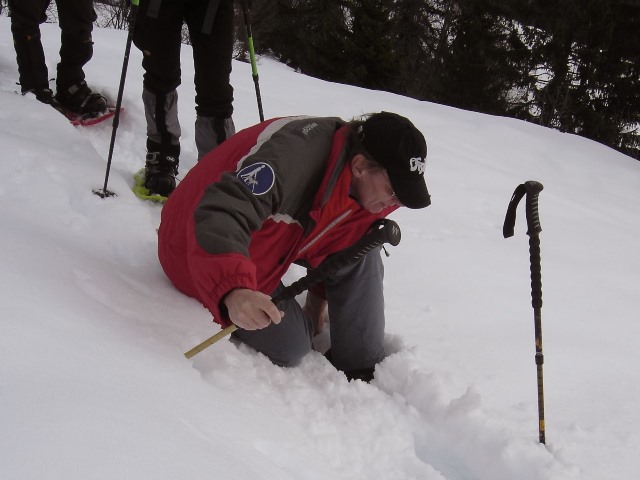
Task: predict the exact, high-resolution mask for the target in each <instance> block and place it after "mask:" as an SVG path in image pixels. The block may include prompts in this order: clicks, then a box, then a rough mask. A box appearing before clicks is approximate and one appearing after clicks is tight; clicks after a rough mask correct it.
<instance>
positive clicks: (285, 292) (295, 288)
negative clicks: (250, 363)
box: [184, 218, 401, 358]
mask: <svg viewBox="0 0 640 480" xmlns="http://www.w3.org/2000/svg"><path fill="white" fill-rule="evenodd" d="M400 236H401V235H400V227H399V226H398V224H397V223H396V222H394V221H393V220H389V219H386V218H383V219H379V220H376V221H375V222H373V225H371V228H370V229H369V230H368V231H367V233H365V234H364V236H363V237H362V238H361V239H360V240H358V241H357V242H356V243H354V244H353V245H351V246H350V247H347V248H345V249H344V250H341V251H340V252H337V253H334V254H333V255H331V256H329V257H327V258H326V259H325V260H324V261H323V262H322V263H321V264H320V265H319V266H318V268H315V269H313V270H311V271H310V272H309V273H308V274H307V275H305V276H304V277H302V278H301V279H299V280H297V281H295V282H293V283H292V284H291V285H289V286H288V287H285V288H283V289H282V290H281V291H280V293H278V294H277V295H276V296H275V297H273V298H272V299H271V300H272V301H273V303H275V304H278V303H279V302H282V301H283V300H290V299H292V298H295V297H296V296H297V295H300V294H301V293H302V292H304V291H305V290H307V289H308V288H309V287H311V286H312V285H315V284H316V283H318V282H320V281H322V280H323V279H325V278H326V277H328V276H329V275H331V274H333V273H335V272H337V271H338V270H340V269H341V268H343V267H346V266H347V265H350V264H352V263H355V262H357V261H358V260H360V259H361V258H362V257H364V256H365V255H366V254H367V253H369V252H370V251H371V250H373V249H374V248H376V247H379V246H381V245H383V244H385V243H389V244H390V245H393V246H394V247H395V246H396V245H398V244H399V243H400ZM237 329H238V327H236V326H235V325H233V324H232V325H230V326H228V327H226V328H224V329H223V330H221V331H219V332H218V333H216V334H215V335H214V336H213V337H211V338H208V339H207V340H205V341H204V342H202V343H201V344H199V345H196V346H195V347H193V348H192V349H191V350H189V351H188V352H187V353H185V354H184V356H185V357H187V358H191V357H193V356H194V355H195V354H197V353H199V352H201V351H202V350H204V349H205V348H207V347H209V346H211V345H213V344H214V343H216V342H217V341H218V340H220V339H222V338H224V337H226V336H227V335H229V334H231V333H233V332H234V331H236V330H237Z"/></svg>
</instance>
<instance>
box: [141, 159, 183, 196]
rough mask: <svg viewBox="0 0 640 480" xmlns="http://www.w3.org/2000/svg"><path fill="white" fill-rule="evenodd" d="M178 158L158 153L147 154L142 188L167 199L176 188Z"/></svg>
mask: <svg viewBox="0 0 640 480" xmlns="http://www.w3.org/2000/svg"><path fill="white" fill-rule="evenodd" d="M178 164H179V161H178V158H177V157H172V156H171V155H166V154H164V153H160V152H151V153H147V162H146V164H145V174H144V186H145V188H147V189H148V190H149V193H150V194H156V195H162V196H163V197H168V196H169V194H170V193H171V192H173V189H174V188H176V175H178Z"/></svg>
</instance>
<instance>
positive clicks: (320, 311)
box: [302, 292, 327, 335]
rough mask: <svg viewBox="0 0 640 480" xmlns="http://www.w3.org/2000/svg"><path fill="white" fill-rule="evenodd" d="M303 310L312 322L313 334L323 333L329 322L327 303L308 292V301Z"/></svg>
mask: <svg viewBox="0 0 640 480" xmlns="http://www.w3.org/2000/svg"><path fill="white" fill-rule="evenodd" d="M302 310H303V311H304V314H305V315H306V316H307V318H309V319H310V320H311V324H312V325H313V334H314V335H318V334H319V333H321V332H322V330H323V329H324V322H325V321H326V320H327V301H326V300H324V299H323V298H320V297H319V296H317V295H315V294H313V293H312V292H307V300H306V302H305V303H304V307H303V309H302Z"/></svg>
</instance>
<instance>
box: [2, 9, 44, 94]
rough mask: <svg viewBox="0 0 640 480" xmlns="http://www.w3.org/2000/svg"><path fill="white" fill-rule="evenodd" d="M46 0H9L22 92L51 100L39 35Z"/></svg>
mask: <svg viewBox="0 0 640 480" xmlns="http://www.w3.org/2000/svg"><path fill="white" fill-rule="evenodd" d="M49 2H50V0H9V8H10V9H11V33H12V35H13V45H14V47H15V50H16V60H17V63H18V74H19V82H20V86H21V90H22V93H27V92H29V91H33V92H34V93H35V95H36V98H38V100H40V101H41V102H44V103H51V101H52V99H53V94H52V92H51V90H50V89H49V72H48V70H47V64H46V62H45V57H44V50H43V48H42V41H41V39H40V24H41V23H44V22H45V21H46V19H47V15H46V11H47V6H48V5H49ZM45 97H46V98H45ZM47 100H48V101H47Z"/></svg>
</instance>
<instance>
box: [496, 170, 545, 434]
mask: <svg viewBox="0 0 640 480" xmlns="http://www.w3.org/2000/svg"><path fill="white" fill-rule="evenodd" d="M542 188H543V187H542V184H541V183H539V182H535V181H532V180H529V181H528V182H525V183H523V184H521V185H518V187H517V188H516V189H515V191H514V192H513V196H512V197H511V201H510V202H509V208H508V209H507V215H506V217H505V219H504V226H503V229H502V234H503V235H504V238H509V237H512V236H513V229H514V227H515V223H516V209H517V208H518V203H519V202H520V200H521V199H522V197H523V196H525V194H526V196H527V199H526V202H525V205H526V214H527V235H529V257H530V262H531V304H532V306H533V319H534V324H535V339H536V356H535V360H536V367H537V373H538V438H539V440H540V443H545V441H546V439H545V425H544V390H543V381H542V380H543V377H542V365H543V363H544V355H543V354H542V273H541V268H540V237H539V233H540V232H541V231H542V227H541V226H540V217H539V216H538V195H539V194H540V192H541V191H542Z"/></svg>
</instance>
